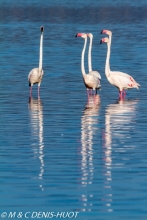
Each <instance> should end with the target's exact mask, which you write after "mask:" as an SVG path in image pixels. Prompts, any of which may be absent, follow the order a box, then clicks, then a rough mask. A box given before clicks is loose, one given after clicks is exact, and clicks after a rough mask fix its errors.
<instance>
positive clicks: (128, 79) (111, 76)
mask: <svg viewBox="0 0 147 220" xmlns="http://www.w3.org/2000/svg"><path fill="white" fill-rule="evenodd" d="M109 33H110V34H111V35H112V32H110V31H109ZM109 36H110V35H109ZM100 43H107V48H108V49H107V56H106V64H105V75H106V77H107V79H108V81H109V83H110V84H112V85H114V86H115V87H117V88H118V90H119V98H120V99H123V98H124V97H123V90H127V89H132V88H136V89H139V87H140V85H139V84H138V83H137V82H136V81H135V80H134V79H133V77H132V76H130V75H129V74H127V73H123V72H118V71H111V70H110V63H109V60H110V46H111V37H110V39H108V38H107V37H105V38H103V39H102V40H101V41H100Z"/></svg>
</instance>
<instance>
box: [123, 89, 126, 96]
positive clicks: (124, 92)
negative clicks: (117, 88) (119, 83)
mask: <svg viewBox="0 0 147 220" xmlns="http://www.w3.org/2000/svg"><path fill="white" fill-rule="evenodd" d="M123 92H124V98H125V96H126V91H125V90H123Z"/></svg>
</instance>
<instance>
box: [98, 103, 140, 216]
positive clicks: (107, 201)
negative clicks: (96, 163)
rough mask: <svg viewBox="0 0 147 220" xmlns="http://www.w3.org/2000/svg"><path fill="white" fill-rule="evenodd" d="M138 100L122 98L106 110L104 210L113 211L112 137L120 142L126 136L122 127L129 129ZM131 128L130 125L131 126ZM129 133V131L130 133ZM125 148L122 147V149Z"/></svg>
mask: <svg viewBox="0 0 147 220" xmlns="http://www.w3.org/2000/svg"><path fill="white" fill-rule="evenodd" d="M137 102H138V101H137V100H136V101H129V100H120V101H118V102H117V103H116V104H110V105H108V107H107V108H106V112H105V134H104V140H105V142H104V173H103V175H104V177H105V183H104V188H105V189H106V188H107V194H105V195H104V198H103V199H102V200H103V201H104V205H105V206H106V207H107V208H105V210H104V211H107V212H112V211H113V209H112V207H111V205H112V197H113V194H112V187H111V185H112V184H111V181H112V173H111V170H112V156H111V154H112V146H111V143H112V138H113V139H114V138H119V142H120V143H121V141H122V140H123V139H124V138H125V137H124V134H125V132H121V131H122V129H127V128H126V127H125V125H126V124H130V122H131V120H132V118H134V117H135V107H136V104H137ZM129 129H130V126H129ZM128 135H129V133H128ZM122 150H123V151H124V149H121V151H122Z"/></svg>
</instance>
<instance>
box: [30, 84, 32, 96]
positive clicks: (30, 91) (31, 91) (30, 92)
mask: <svg viewBox="0 0 147 220" xmlns="http://www.w3.org/2000/svg"><path fill="white" fill-rule="evenodd" d="M31 97H32V86H30V98H31Z"/></svg>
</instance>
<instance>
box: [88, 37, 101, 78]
mask: <svg viewBox="0 0 147 220" xmlns="http://www.w3.org/2000/svg"><path fill="white" fill-rule="evenodd" d="M87 36H88V37H89V38H90V44H89V50H88V68H89V74H93V75H95V76H97V77H98V78H99V80H101V75H100V73H99V72H97V71H93V70H92V64H91V50H92V40H93V34H92V33H88V34H87Z"/></svg>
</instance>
